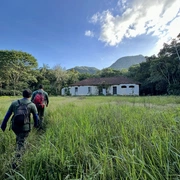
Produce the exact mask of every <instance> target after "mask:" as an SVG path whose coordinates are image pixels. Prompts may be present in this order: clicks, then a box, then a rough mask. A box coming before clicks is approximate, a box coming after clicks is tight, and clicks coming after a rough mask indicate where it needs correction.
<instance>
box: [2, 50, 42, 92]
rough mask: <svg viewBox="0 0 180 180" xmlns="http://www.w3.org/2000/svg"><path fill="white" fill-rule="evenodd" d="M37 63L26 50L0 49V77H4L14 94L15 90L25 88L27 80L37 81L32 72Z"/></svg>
mask: <svg viewBox="0 0 180 180" xmlns="http://www.w3.org/2000/svg"><path fill="white" fill-rule="evenodd" d="M37 65H38V64H37V60H36V59H35V58H34V57H33V56H32V55H30V54H28V53H26V52H22V51H14V50H12V51H8V50H1V51H0V69H1V78H3V79H5V83H6V85H7V86H8V87H9V89H12V90H13V93H14V95H16V91H17V90H19V89H23V88H26V87H27V86H28V82H29V81H37V80H36V77H35V76H34V75H33V72H32V71H33V70H34V69H35V68H37Z"/></svg>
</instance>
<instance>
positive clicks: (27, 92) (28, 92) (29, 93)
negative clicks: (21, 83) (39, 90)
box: [23, 89, 32, 98]
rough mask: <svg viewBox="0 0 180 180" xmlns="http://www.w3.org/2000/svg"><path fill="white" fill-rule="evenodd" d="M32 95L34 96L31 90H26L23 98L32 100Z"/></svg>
mask: <svg viewBox="0 0 180 180" xmlns="http://www.w3.org/2000/svg"><path fill="white" fill-rule="evenodd" d="M31 95H32V91H31V90H30V89H25V90H24V91H23V97H24V98H30V97H31Z"/></svg>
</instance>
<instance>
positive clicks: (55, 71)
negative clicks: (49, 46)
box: [0, 34, 180, 96]
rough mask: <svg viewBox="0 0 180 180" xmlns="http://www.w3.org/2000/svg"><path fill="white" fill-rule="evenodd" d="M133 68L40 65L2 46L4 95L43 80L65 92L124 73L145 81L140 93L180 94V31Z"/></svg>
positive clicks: (0, 63) (1, 91) (56, 92)
mask: <svg viewBox="0 0 180 180" xmlns="http://www.w3.org/2000/svg"><path fill="white" fill-rule="evenodd" d="M145 58H146V61H145V62H142V63H140V64H137V65H133V66H131V67H130V68H129V69H123V70H115V69H112V68H104V69H102V70H99V71H97V72H96V73H95V74H89V73H80V72H78V71H76V70H74V69H71V70H66V69H64V68H62V67H61V66H60V65H55V66H54V67H53V68H49V66H48V65H47V64H44V65H43V67H40V68H38V61H37V60H36V59H35V57H33V56H32V55H31V54H29V53H26V52H22V51H15V50H0V95H1V96H4V95H8V96H9V95H12V96H13V95H20V94H21V92H22V90H23V89H24V88H30V89H31V90H35V89H37V87H38V85H39V84H43V85H44V88H45V90H46V91H47V92H48V93H49V94H50V95H61V89H62V88H63V87H67V86H69V85H70V84H72V83H74V82H76V81H80V80H83V79H86V78H90V77H112V76H119V75H123V76H126V77H129V78H132V79H134V80H136V81H138V82H140V83H141V85H140V95H180V34H179V35H178V36H177V38H176V39H172V40H171V42H170V43H169V44H167V43H164V46H163V48H162V49H161V50H160V51H159V53H158V55H157V56H155V55H152V56H151V57H145Z"/></svg>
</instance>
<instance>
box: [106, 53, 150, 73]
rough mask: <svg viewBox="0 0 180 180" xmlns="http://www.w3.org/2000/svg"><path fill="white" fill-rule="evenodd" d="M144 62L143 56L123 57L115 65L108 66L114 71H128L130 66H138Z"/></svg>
mask: <svg viewBox="0 0 180 180" xmlns="http://www.w3.org/2000/svg"><path fill="white" fill-rule="evenodd" d="M145 61H146V59H145V57H144V56H143V55H136V56H125V57H122V58H119V59H118V60H117V61H116V62H115V63H113V64H112V65H111V66H109V68H112V69H115V70H121V69H128V68H129V67H130V66H132V65H135V64H139V63H141V62H145Z"/></svg>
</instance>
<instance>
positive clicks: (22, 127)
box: [1, 89, 39, 166]
mask: <svg viewBox="0 0 180 180" xmlns="http://www.w3.org/2000/svg"><path fill="white" fill-rule="evenodd" d="M22 94H23V98H22V99H19V100H16V101H13V102H12V103H11V105H10V107H9V109H8V111H7V113H6V115H5V117H4V119H3V122H2V124H1V129H2V130H3V131H5V129H6V126H7V122H8V120H9V118H10V117H11V115H12V114H13V116H12V118H11V128H12V130H13V132H14V133H15V134H16V158H18V159H19V158H20V157H21V156H22V154H23V152H24V150H25V147H24V144H25V140H26V138H27V137H28V135H29V132H30V131H31V122H30V121H31V114H32V115H33V119H34V127H35V128H38V124H39V116H38V111H37V108H36V106H35V104H34V103H32V102H31V101H30V97H31V94H32V92H31V90H30V89H25V90H24V91H23V93H22ZM14 166H16V165H14Z"/></svg>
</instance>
